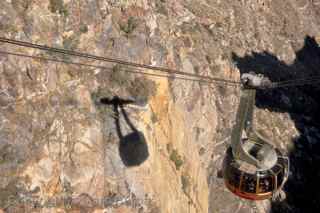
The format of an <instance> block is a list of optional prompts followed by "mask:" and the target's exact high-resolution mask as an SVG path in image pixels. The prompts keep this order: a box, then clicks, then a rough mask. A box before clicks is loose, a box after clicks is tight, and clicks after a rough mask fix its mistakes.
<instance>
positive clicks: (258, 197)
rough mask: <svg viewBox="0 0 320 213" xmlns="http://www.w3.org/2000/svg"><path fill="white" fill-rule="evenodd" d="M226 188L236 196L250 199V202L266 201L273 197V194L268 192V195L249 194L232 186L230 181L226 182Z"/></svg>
mask: <svg viewBox="0 0 320 213" xmlns="http://www.w3.org/2000/svg"><path fill="white" fill-rule="evenodd" d="M224 182H225V185H226V187H227V188H228V189H229V190H230V191H231V192H232V193H234V194H236V195H237V196H239V197H242V198H245V199H249V200H265V199H269V198H271V197H272V192H266V193H247V192H243V191H241V190H240V189H238V188H236V187H234V186H232V185H231V184H230V183H229V182H228V180H225V181H224Z"/></svg>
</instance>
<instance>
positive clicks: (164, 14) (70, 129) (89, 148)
mask: <svg viewBox="0 0 320 213" xmlns="http://www.w3.org/2000/svg"><path fill="white" fill-rule="evenodd" d="M319 11H320V1H319V2H318V1H315V0H314V1H307V0H295V1H289V0H283V1H271V0H246V1H234V0H232V1H230V0H225V1H218V0H216V1H210V0H201V1H180V0H177V1H170V0H155V1H150V0H135V1H122V0H121V1H106V0H95V1H93V0H79V1H74V0H3V1H1V2H0V35H1V36H3V37H7V38H14V39H17V40H24V41H29V42H34V43H38V44H46V45H49V46H54V47H59V48H66V49H72V50H77V51H81V52H88V53H91V54H95V55H101V56H108V57H113V58H119V59H123V60H126V61H132V62H137V63H144V64H150V65H156V66H163V67H169V68H172V69H177V70H183V71H185V72H188V73H196V74H202V75H209V76H213V77H221V78H225V79H231V80H238V79H239V75H240V73H242V72H248V71H255V72H258V73H263V74H265V75H267V76H268V77H269V78H270V79H272V80H274V81H279V80H288V79H295V78H298V77H308V76H312V75H316V74H318V67H319V65H320V53H319V47H318V46H317V45H318V43H317V38H318V37H317V36H319V35H320V25H319V24H320V23H319V22H320V19H319V15H320V14H319ZM306 36H310V37H306ZM0 45H1V51H11V52H20V53H24V54H29V55H35V56H46V57H52V58H58V59H62V60H67V61H75V62H82V63H90V64H96V65H101V66H106V67H108V68H106V69H98V68H92V67H91V68H88V67H80V66H76V65H67V64H61V63H54V62H48V61H44V60H35V59H33V60H32V59H26V58H21V57H14V56H8V55H5V54H1V55H0V82H1V84H0V118H1V119H0V171H1V175H0V180H1V181H0V212H1V211H5V212H119V213H120V212H121V213H122V212H150V213H151V212H153V213H155V212H164V213H167V212H169V213H171V212H174V213H179V212H181V213H185V212H190V213H191V212H221V213H222V212H226V213H229V212H270V211H273V212H317V210H319V209H320V206H319V204H318V201H319V197H318V196H317V195H319V192H317V190H316V189H317V187H319V185H318V184H317V178H318V177H319V176H320V174H319V172H318V171H319V165H317V162H318V161H319V157H318V156H319V155H318V153H319V149H318V146H319V145H318V144H317V140H319V138H320V134H319V121H320V119H319V117H318V116H317V114H318V113H317V110H318V109H319V108H318V106H319V98H318V94H319V93H318V89H317V88H315V87H303V88H295V89H291V90H289V89H282V90H275V91H268V92H259V93H258V95H257V107H258V108H257V111H256V118H255V119H256V124H257V129H258V130H259V131H260V132H261V133H262V134H264V135H265V136H267V137H269V138H270V139H271V140H272V141H273V142H274V143H275V144H276V145H277V146H278V147H280V148H282V149H284V150H286V151H287V153H288V155H289V156H290V158H291V161H292V168H291V169H292V174H291V176H290V179H289V181H288V184H287V186H286V191H287V199H286V200H285V201H284V202H282V203H270V202H269V201H264V202H259V203H250V202H247V201H245V200H241V199H239V198H237V197H235V196H233V195H232V194H231V193H230V192H229V191H227V190H226V188H225V187H224V185H223V180H221V179H219V178H218V177H217V173H218V171H219V169H220V167H221V162H222V159H223V155H224V152H225V150H226V147H227V146H228V144H229V142H230V131H231V128H232V125H233V124H234V118H235V113H236V108H237V104H238V101H239V88H236V87H226V86H225V85H214V84H212V85H207V84H203V83H198V82H191V81H185V80H178V79H166V78H157V77H143V76H141V75H135V74H128V73H124V72H123V71H125V70H130V69H131V70H132V68H130V67H125V66H118V65H115V64H112V63H102V62H96V61H89V60H87V61H86V60H84V59H79V58H71V57H68V56H61V55H58V54H52V53H49V52H42V51H38V50H34V49H27V48H20V47H15V46H12V45H8V44H0ZM115 96H118V97H120V98H121V99H123V100H126V99H128V98H132V97H133V98H136V99H147V100H148V107H147V108H146V109H145V110H142V111H141V110H136V109H133V108H130V107H125V108H124V113H121V109H115V108H114V106H113V105H112V104H110V103H111V102H107V104H106V103H105V104H103V103H102V101H101V100H102V99H107V100H110V99H112V98H113V97H115ZM125 116H127V117H128V118H129V119H130V121H131V123H132V125H133V126H134V128H130V125H129V123H128V121H126V119H125ZM119 127H120V128H121V135H120V134H119ZM137 132H140V133H142V134H143V137H144V139H145V144H142V145H141V146H137V147H144V148H143V149H142V150H138V149H139V148H137V147H132V150H131V149H130V150H128V148H126V147H130V146H126V145H125V142H126V141H125V140H126V139H128V138H129V139H130V137H131V139H132V137H133V136H136V135H137V134H136V133H137ZM122 146H123V147H124V148H121V147H122ZM145 147H147V150H146V149H145ZM135 149H137V150H135ZM142 152H144V153H142ZM136 153H138V157H139V153H140V154H141V155H142V156H146V160H145V159H142V160H137V161H135V159H133V161H132V162H130V160H132V158H135V157H137V155H136ZM127 156H131V157H128V158H127ZM136 162H138V163H136ZM312 195H314V196H312ZM1 209H2V210H1Z"/></svg>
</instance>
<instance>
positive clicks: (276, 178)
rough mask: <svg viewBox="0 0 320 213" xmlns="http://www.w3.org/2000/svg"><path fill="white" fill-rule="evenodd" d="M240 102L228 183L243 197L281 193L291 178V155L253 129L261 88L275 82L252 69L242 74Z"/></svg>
mask: <svg viewBox="0 0 320 213" xmlns="http://www.w3.org/2000/svg"><path fill="white" fill-rule="evenodd" d="M241 83H242V86H241V92H240V104H239V107H238V111H237V117H236V123H235V126H234V127H233V130H232V133H231V146H230V147H229V148H228V149H227V151H226V155H225V158H224V161H223V166H222V172H223V178H224V182H225V185H226V187H227V188H228V189H229V190H230V191H231V192H233V193H234V194H236V195H237V196H239V197H242V198H245V199H250V200H264V199H269V198H274V197H276V196H278V195H279V194H280V192H281V190H282V187H283V185H284V184H285V182H286V180H287V179H288V174H289V159H288V157H286V156H284V155H283V154H282V153H281V152H280V151H279V150H278V149H277V148H275V147H274V146H273V145H272V144H271V143H270V142H269V141H268V140H267V139H265V138H264V137H262V136H261V135H260V134H258V133H257V132H256V131H255V130H254V129H253V111H254V104H255V96H256V90H257V89H263V88H266V87H268V85H270V84H271V82H270V81H269V79H267V78H265V77H263V76H262V75H255V74H252V73H247V74H243V75H242V76H241Z"/></svg>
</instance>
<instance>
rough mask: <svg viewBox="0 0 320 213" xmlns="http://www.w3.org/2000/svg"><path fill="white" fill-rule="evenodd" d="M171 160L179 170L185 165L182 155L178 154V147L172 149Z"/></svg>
mask: <svg viewBox="0 0 320 213" xmlns="http://www.w3.org/2000/svg"><path fill="white" fill-rule="evenodd" d="M170 160H171V161H173V162H174V164H175V166H176V169H177V170H179V169H180V167H181V166H182V165H183V160H182V157H181V156H180V155H179V154H178V151H177V150H176V149H173V150H172V151H171V154H170Z"/></svg>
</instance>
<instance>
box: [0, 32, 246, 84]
mask: <svg viewBox="0 0 320 213" xmlns="http://www.w3.org/2000/svg"><path fill="white" fill-rule="evenodd" d="M0 42H3V43H8V44H14V45H17V46H22V47H29V48H34V49H39V50H46V51H49V52H56V53H61V54H65V55H72V56H77V57H82V58H87V59H94V60H98V61H106V62H111V63H117V64H122V65H126V66H132V67H137V68H145V69H151V70H157V71H160V72H164V73H168V74H179V75H184V76H189V77H195V78H200V79H206V80H210V81H212V82H223V83H227V84H234V85H240V84H241V83H240V82H236V81H232V80H226V79H220V78H212V77H209V76H202V75H198V74H192V73H187V72H182V71H178V70H174V69H169V68H164V67H156V66H150V65H146V64H138V63H133V62H128V61H123V60H120V59H114V58H109V57H102V56H95V55H91V54H86V53H81V52H76V51H72V50H66V49H60V48H53V47H48V46H44V45H38V44H33V43H29V42H23V41H17V40H13V39H7V38H3V37H0Z"/></svg>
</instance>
